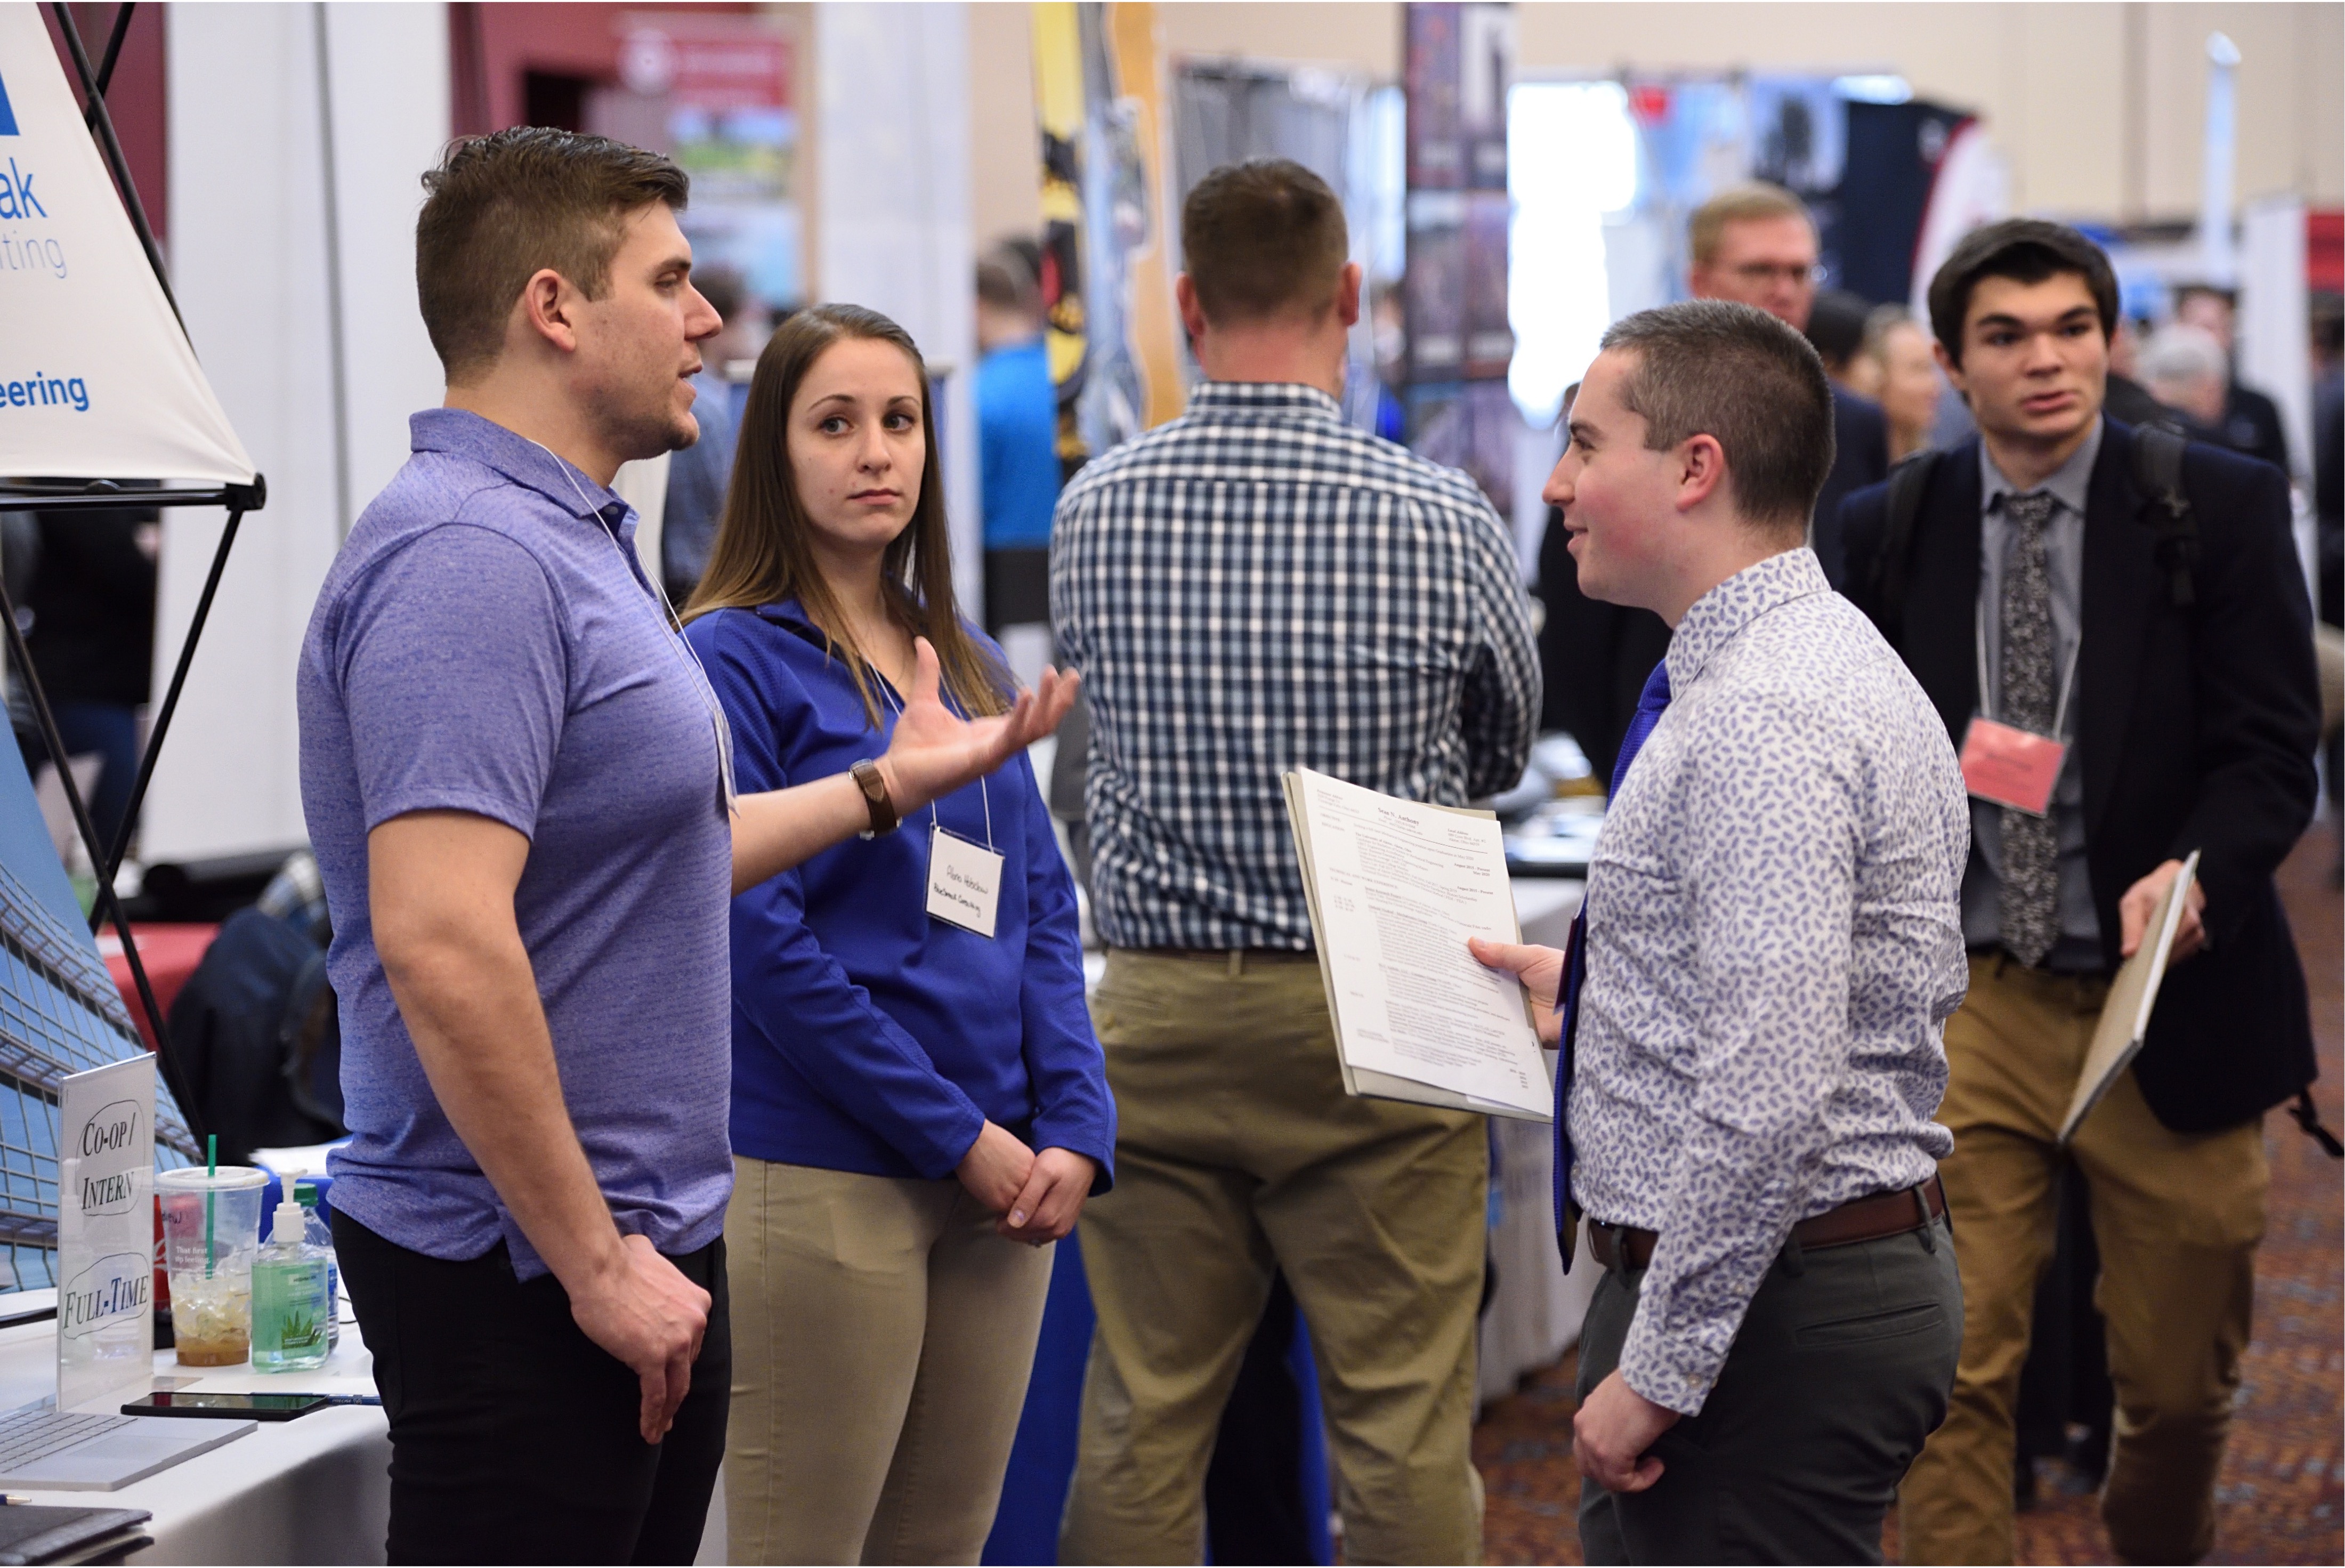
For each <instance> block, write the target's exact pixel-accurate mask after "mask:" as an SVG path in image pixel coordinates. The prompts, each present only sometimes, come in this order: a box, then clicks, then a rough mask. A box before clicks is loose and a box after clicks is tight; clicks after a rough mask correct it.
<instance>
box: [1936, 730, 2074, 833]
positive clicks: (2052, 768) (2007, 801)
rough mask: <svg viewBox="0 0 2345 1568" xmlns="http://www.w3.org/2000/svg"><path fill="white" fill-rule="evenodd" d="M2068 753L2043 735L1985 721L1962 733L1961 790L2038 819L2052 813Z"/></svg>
mask: <svg viewBox="0 0 2345 1568" xmlns="http://www.w3.org/2000/svg"><path fill="white" fill-rule="evenodd" d="M2067 759H2068V748H2067V747H2066V745H2065V744H2063V743H2062V742H2060V741H2057V740H2055V739H2053V738H2051V737H2050V736H2048V735H2037V734H2035V733H2034V732H2033V731H2031V730H2025V729H2017V728H2013V727H2012V726H2010V725H2008V724H1998V723H1996V722H1995V720H1994V719H1992V718H1985V717H1984V716H1982V717H1980V718H1974V719H1972V720H1971V724H1970V728H1969V729H1967V730H1965V731H1964V734H1963V750H1962V759H1961V760H1962V769H1963V785H1964V788H1965V789H1968V790H1969V791H1970V792H1971V794H1972V796H1973V797H1974V798H1975V799H1981V800H1985V801H1987V802H1988V803H1990V804H1992V805H1996V806H2009V807H2011V808H2012V809H2015V810H2020V811H2025V812H2026V813H2027V814H2028V815H2029V816H2031V817H2041V816H2043V815H2045V814H2046V812H2048V811H2050V810H2051V809H2052V790H2053V789H2054V787H2055V786H2056V785H2057V784H2058V783H2059V782H2060V769H2061V765H2062V764H2063V763H2065V762H2066V761H2067Z"/></svg>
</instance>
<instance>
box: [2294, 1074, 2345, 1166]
mask: <svg viewBox="0 0 2345 1568" xmlns="http://www.w3.org/2000/svg"><path fill="white" fill-rule="evenodd" d="M2288 1114H2289V1115H2291V1116H2294V1117H2295V1118H2296V1125H2298V1126H2299V1127H2302V1128H2303V1129H2304V1135H2305V1136H2307V1137H2309V1138H2310V1139H2311V1140H2312V1141H2313V1142H2314V1143H2316V1144H2319V1145H2320V1148H2321V1152H2322V1153H2324V1154H2326V1155H2327V1156H2329V1157H2330V1159H2332V1160H2345V1144H2340V1143H2339V1142H2338V1141H2337V1135H2336V1134H2335V1133H2332V1132H2330V1130H2329V1129H2328V1128H2327V1127H2324V1126H2322V1125H2320V1112H2319V1111H2318V1110H2315V1109H2314V1108H2313V1105H2312V1091H2311V1090H2310V1089H2309V1088H2303V1089H2299V1090H2298V1091H2297V1092H2296V1103H2295V1104H2294V1105H2290V1106H2289V1108H2288Z"/></svg>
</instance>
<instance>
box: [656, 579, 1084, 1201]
mask: <svg viewBox="0 0 2345 1568" xmlns="http://www.w3.org/2000/svg"><path fill="white" fill-rule="evenodd" d="M742 619H743V620H746V617H742ZM692 634H693V635H692V641H693V643H694V645H695V647H696V648H697V649H698V650H699V651H700V653H701V656H702V658H703V660H704V662H705V664H706V668H707V670H708V674H709V678H710V680H711V682H712V683H713V684H714V685H715V686H716V692H717V696H718V698H719V700H720V701H722V702H723V704H724V705H725V709H726V714H727V715H728V716H729V717H730V718H731V720H732V729H733V756H734V773H735V776H736V780H737V782H738V785H739V788H740V790H741V792H742V793H743V794H752V793H756V792H758V791H761V790H767V789H786V788H787V787H788V786H790V785H792V784H797V783H806V782H809V781H810V780H808V779H793V778H791V777H790V776H789V770H788V768H787V764H786V760H785V757H784V751H785V748H786V747H787V738H788V737H790V736H791V735H792V734H793V733H795V732H796V730H797V728H798V726H799V725H800V724H801V723H802V722H803V721H805V720H806V719H807V718H809V717H810V715H811V712H812V706H813V699H812V697H810V696H809V695H808V693H807V691H806V689H805V687H803V686H802V685H801V684H799V683H798V682H797V679H796V678H795V677H793V676H792V674H791V673H790V672H789V671H788V670H787V668H786V667H781V666H780V665H779V664H778V663H777V661H773V660H764V659H753V658H750V657H746V650H745V649H743V648H742V647H741V646H740V639H741V638H742V637H744V636H761V635H766V634H765V630H764V628H762V627H758V626H756V624H755V622H754V621H749V622H748V623H747V625H746V627H745V626H742V624H741V621H736V616H735V614H734V613H728V612H719V613H718V614H717V615H716V616H708V617H706V618H704V619H703V620H702V621H700V622H698V623H695V626H693V628H692ZM782 635H787V634H782ZM733 1021H734V1050H735V1054H736V1063H737V1058H738V1056H739V1055H740V1054H741V1053H742V1052H743V1051H745V1050H755V1049H760V1048H762V1049H766V1050H771V1051H774V1052H776V1053H778V1054H780V1055H781V1056H782V1057H783V1058H784V1059H785V1060H786V1061H787V1063H788V1064H789V1065H790V1066H791V1067H793V1068H795V1069H796V1070H797V1074H798V1075H799V1076H801V1077H802V1078H804V1079H805V1080H806V1082H807V1083H808V1084H811V1085H813V1087H814V1089H815V1090H816V1092H817V1093H818V1094H820V1095H823V1096H824V1097H825V1098H826V1099H827V1100H829V1101H830V1102H831V1103H832V1104H833V1105H836V1106H837V1108H838V1109H839V1110H840V1111H841V1112H842V1113H844V1114H845V1115H846V1116H847V1117H848V1118H849V1119H850V1120H852V1121H853V1122H855V1123H857V1124H858V1125H860V1126H861V1127H863V1128H865V1129H867V1130H868V1131H869V1132H870V1133H872V1134H873V1135H877V1136H878V1138H879V1139H880V1140H882V1141H883V1142H884V1143H886V1144H887V1145H888V1147H890V1148H891V1149H893V1150H894V1151H895V1152H896V1153H897V1155H898V1156H900V1157H901V1158H902V1159H903V1160H904V1161H905V1163H906V1164H908V1165H909V1166H911V1167H912V1168H913V1169H914V1170H916V1171H918V1172H919V1174H920V1175H922V1176H928V1177H931V1178H933V1177H939V1176H950V1175H951V1174H952V1172H953V1167H954V1166H958V1165H959V1163H960V1160H961V1157H962V1156H964V1155H966V1154H968V1153H969V1146H970V1145H972V1144H974V1143H976V1141H977V1135H978V1134H979V1132H980V1131H981V1130H982V1129H983V1127H984V1125H985V1116H984V1114H983V1113H982V1112H981V1111H980V1110H979V1109H978V1107H977V1105H976V1103H975V1102H974V1101H972V1100H971V1099H970V1098H969V1095H967V1094H965V1093H963V1092H962V1091H961V1090H960V1088H959V1087H958V1086H957V1085H955V1084H953V1083H952V1082H951V1081H950V1080H949V1079H948V1078H946V1077H945V1076H944V1074H941V1073H939V1071H938V1070H937V1067H936V1064H935V1063H934V1062H932V1061H931V1060H930V1059H929V1054H928V1053H927V1052H926V1051H925V1050H923V1049H922V1048H921V1046H920V1044H919V1041H917V1040H915V1039H913V1038H912V1036H911V1035H910V1034H909V1033H907V1032H906V1031H905V1030H904V1029H903V1028H902V1027H901V1026H900V1025H899V1024H898V1023H896V1021H895V1020H894V1019H892V1018H890V1017H889V1016H888V1014H887V1013H885V1012H883V1011H881V1010H880V1008H879V1007H878V1006H877V1005H876V1004H875V1003H873V1001H872V999H871V995H870V993H868V991H866V990H865V989H864V988H863V987H862V986H860V985H858V984H856V983H854V982H853V981H852V980H851V979H850V978H849V977H848V973H847V971H846V969H845V967H844V966H843V965H842V964H840V963H839V962H838V961H837V959H836V958H834V957H833V956H832V955H831V954H830V953H828V952H826V951H825V950H824V949H823V947H822V945H821V943H819V942H817V941H816V939H815V936H814V933H813V932H811V931H810V930H809V929H808V928H807V919H806V901H805V891H804V886H803V883H802V881H801V877H800V873H799V872H798V871H785V872H783V873H782V874H781V875H779V876H777V877H773V878H771V879H769V880H767V881H764V882H761V883H759V884H758V885H757V886H756V887H754V888H751V889H749V890H747V891H745V892H743V893H740V894H739V895H737V896H736V898H735V899H734V901H733ZM1093 1049H1094V1051H1096V1049H1097V1047H1096V1046H1094V1047H1093ZM736 1074H738V1067H737V1064H736ZM743 1119H744V1118H743V1111H742V1106H741V1101H740V1097H739V1092H738V1087H737V1085H736V1100H735V1117H734V1120H735V1127H736V1136H735V1141H736V1146H738V1145H741V1144H742V1143H743V1142H744V1141H745V1140H744V1138H743V1136H742V1134H743V1133H744V1131H745V1130H746V1129H745V1128H744V1127H743V1126H742V1122H743ZM742 1152H744V1153H748V1154H751V1155H752V1156H753V1157H772V1156H757V1155H756V1150H755V1149H754V1148H743V1149H742ZM1082 1152H1084V1153H1089V1152H1090V1151H1089V1150H1088V1149H1085V1150H1084V1151H1082Z"/></svg>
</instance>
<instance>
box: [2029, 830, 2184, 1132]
mask: <svg viewBox="0 0 2345 1568" xmlns="http://www.w3.org/2000/svg"><path fill="white" fill-rule="evenodd" d="M2197 880H2198V850H2191V851H2190V858H2189V859H2188V860H2185V861H2183V862H2182V871H2181V872H2180V873H2179V874H2178V875H2177V876H2176V877H2175V879H2174V881H2173V883H2172V885H2170V886H2169V887H2168V888H2167V890H2166V897H2165V898H2164V899H2162V900H2160V901H2158V905H2157V912H2155V913H2154V914H2152V915H2151V916H2150V917H2149V929H2148V930H2147V931H2146V932H2143V933H2142V942H2141V945H2140V946H2139V947H2137V948H2136V949H2135V950H2134V954H2133V956H2132V957H2131V958H2129V959H2127V960H2126V961H2125V963H2124V966H2123V967H2121V968H2120V969H2119V970H2118V971H2117V979H2116V980H2114V981H2112V982H2111V983H2110V984H2109V999H2108V1001H2107V1002H2106V1003H2103V1004H2102V1006H2101V1022H2100V1025H2099V1027H2097V1028H2096V1029H2095V1030H2094V1031H2093V1044H2092V1045H2091V1047H2090V1048H2089V1049H2088V1050H2087V1051H2086V1053H2085V1071H2084V1073H2083V1074H2082V1075H2081V1076H2079V1077H2078V1078H2077V1080H2076V1095H2075V1097H2074V1098H2072V1099H2071V1100H2070V1101H2069V1102H2068V1115H2067V1116H2066V1119H2065V1120H2063V1121H2062V1122H2061V1124H2060V1142H2061V1144H2062V1145H2063V1146H2065V1145H2066V1144H2067V1142H2068V1140H2069V1139H2070V1138H2073V1137H2075V1136H2076V1129H2077V1128H2078V1127H2080V1126H2083V1125H2085V1118H2086V1116H2088V1115H2092V1111H2093V1107H2094V1106H2095V1105H2099V1104H2100V1103H2101V1096H2102V1095H2106V1094H2107V1093H2108V1090H2109V1085H2110V1084H2114V1083H2116V1082H2117V1074H2120V1073H2122V1072H2124V1071H2125V1070H2126V1069H2127V1067H2129V1066H2131V1065H2132V1064H2133V1059H2134V1056H2135V1054H2137V1053H2138V1052H2139V1051H2140V1050H2141V1043H2142V1038H2143V1036H2145V1035H2147V1033H2149V1015H2150V1013H2151V1011H2152V1010H2153V1009H2155V1008H2156V1007H2157V987H2158V983H2159V982H2160V981H2162V980H2164V979H2165V978H2166V966H2167V963H2168V962H2171V961H2172V958H2173V954H2174V938H2175V935H2176V933H2177V932H2179V931H2180V930H2181V929H2182V915H2183V911H2185V910H2186V909H2188V907H2189V903H2190V885H2191V883H2192V882H2194V881H2197Z"/></svg>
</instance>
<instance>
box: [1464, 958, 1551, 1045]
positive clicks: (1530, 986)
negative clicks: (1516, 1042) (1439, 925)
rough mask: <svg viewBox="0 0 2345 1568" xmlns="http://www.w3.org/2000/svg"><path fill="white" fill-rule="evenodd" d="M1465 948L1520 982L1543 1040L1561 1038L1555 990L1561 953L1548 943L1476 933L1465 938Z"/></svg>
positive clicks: (1532, 1018) (1546, 1041)
mask: <svg viewBox="0 0 2345 1568" xmlns="http://www.w3.org/2000/svg"><path fill="white" fill-rule="evenodd" d="M1466 946H1467V949H1468V950H1469V951H1470V952H1472V953H1473V954H1474V957H1475V959H1476V961H1477V962H1480V963H1483V964H1486V965H1487V966H1488V967H1490V968H1492V969H1503V970H1505V971H1507V972H1508V973H1509V974H1512V975H1513V976H1514V977H1515V978H1516V979H1518V980H1519V981H1521V982H1522V983H1523V989H1524V990H1526V991H1528V992H1529V993H1530V996H1531V1021H1532V1023H1535V1024H1536V1025H1538V1037H1539V1040H1540V1041H1541V1043H1542V1044H1548V1045H1553V1044H1558V1043H1559V1042H1560V1041H1561V1040H1562V1038H1563V1025H1562V1023H1560V1022H1559V1021H1558V1019H1557V1017H1556V1014H1555V1003H1556V995H1557V993H1558V992H1560V991H1561V990H1562V989H1563V954H1562V953H1561V952H1558V951H1557V950H1556V949H1554V948H1551V947H1533V946H1530V945H1529V944H1528V943H1525V942H1487V941H1485V940H1483V939H1482V938H1481V937H1478V936H1469V937H1467V939H1466Z"/></svg>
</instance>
